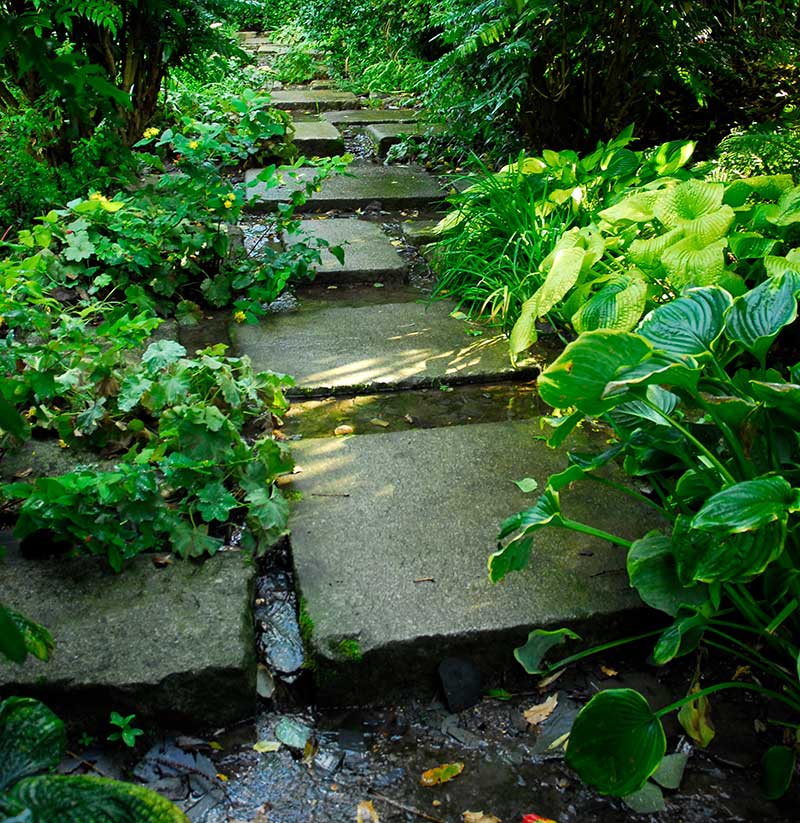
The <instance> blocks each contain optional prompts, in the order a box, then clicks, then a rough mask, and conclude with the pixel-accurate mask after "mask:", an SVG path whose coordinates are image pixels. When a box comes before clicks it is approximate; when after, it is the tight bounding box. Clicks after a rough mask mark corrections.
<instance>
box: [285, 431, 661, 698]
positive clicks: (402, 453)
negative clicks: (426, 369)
mask: <svg viewBox="0 0 800 823" xmlns="http://www.w3.org/2000/svg"><path fill="white" fill-rule="evenodd" d="M540 431H541V430H540V426H539V423H538V421H530V422H510V423H487V424H474V425H469V426H453V427H450V428H438V429H427V430H414V431H408V432H393V433H389V434H374V435H363V436H350V437H338V438H323V439H313V440H302V441H299V442H297V443H296V444H294V454H295V458H296V460H297V464H298V466H300V467H302V472H300V473H299V474H296V475H295V476H294V482H293V488H294V489H295V491H296V492H299V494H300V498H299V500H298V501H297V502H296V503H295V504H294V507H293V517H292V520H291V525H292V537H291V543H292V554H293V559H294V565H295V572H296V584H297V587H298V590H299V592H300V595H301V597H302V599H303V604H304V609H305V614H306V616H307V618H308V620H309V624H310V625H313V631H312V643H311V645H312V651H313V655H314V659H315V662H316V667H317V669H316V670H317V675H318V686H319V690H320V693H319V695H318V697H320V698H321V699H322V700H323V701H334V702H338V701H343V702H350V701H353V702H371V701H380V700H382V699H386V698H390V697H391V696H392V693H393V692H395V691H401V690H404V689H409V688H411V689H415V690H417V691H423V692H427V693H428V694H430V693H431V692H432V691H433V690H434V688H435V684H434V680H435V672H436V667H437V665H438V663H439V662H440V661H441V659H442V658H444V657H452V656H461V657H467V658H469V659H471V660H472V662H473V663H475V664H476V665H477V666H478V667H479V668H481V669H482V670H483V673H484V675H485V676H486V677H487V680H488V679H490V677H491V675H492V674H495V675H496V673H497V671H499V670H500V669H501V668H503V667H504V668H506V669H509V668H516V666H517V664H516V663H515V662H514V660H513V657H512V653H513V649H514V646H515V645H519V644H521V643H522V642H524V640H525V638H526V636H527V633H528V632H529V631H530V630H531V629H532V628H535V627H551V628H552V627H560V626H563V625H571V626H573V627H576V628H578V629H579V630H582V629H583V628H586V627H589V628H590V630H591V633H592V634H594V636H595V638H597V637H599V638H606V632H607V631H610V630H611V629H610V627H611V626H612V624H613V622H614V621H615V620H616V619H617V618H619V617H620V616H621V615H625V614H627V613H629V612H630V610H632V609H634V608H636V607H637V605H638V599H637V597H636V595H635V594H634V593H632V591H631V589H630V588H629V587H628V581H627V577H626V574H625V552H624V551H623V550H621V549H620V548H619V547H616V546H613V545H611V544H609V543H607V542H604V541H602V540H599V539H597V538H593V537H588V536H586V535H581V534H576V533H574V532H568V531H565V530H561V529H552V530H542V531H541V532H538V533H537V536H536V548H535V549H534V553H533V556H532V559H531V562H530V565H529V567H528V568H527V569H526V570H524V571H522V572H515V573H512V574H510V575H509V576H508V577H507V578H506V579H505V580H504V581H502V582H501V583H499V584H497V585H492V584H491V583H490V582H489V580H488V577H487V558H488V556H489V554H490V553H491V552H492V551H494V550H495V548H496V538H497V532H498V530H499V527H500V524H501V522H502V521H503V519H504V518H506V517H507V516H509V515H511V514H513V513H515V512H516V511H519V510H520V509H522V508H525V507H527V506H531V505H532V504H533V499H534V498H533V496H532V495H525V494H523V493H522V492H521V491H519V490H518V489H517V487H516V486H515V485H514V483H513V481H515V480H518V479H520V478H522V477H533V478H534V479H536V480H537V481H538V482H539V485H540V487H541V486H543V485H544V482H545V481H546V479H547V477H548V475H549V474H550V473H552V472H555V471H559V470H560V469H562V468H564V465H565V458H564V454H563V453H558V452H556V451H554V450H552V449H549V448H548V447H547V446H546V445H545V444H543V443H542V442H541V441H538V440H535V437H536V436H537V435H538V434H540ZM600 442H602V441H600ZM586 445H587V447H588V442H587V444H586ZM562 503H563V507H564V511H565V512H566V513H567V516H569V517H571V518H573V519H576V520H578V521H583V522H587V523H591V524H592V525H595V526H597V527H599V528H601V529H607V530H609V531H611V532H614V533H620V534H621V535H622V536H625V537H627V538H633V537H635V536H639V535H641V534H643V533H644V532H645V531H646V530H647V529H648V528H652V527H653V526H652V520H653V518H652V516H651V514H650V513H648V512H647V511H646V510H645V509H644V508H643V507H642V506H641V505H640V504H635V503H633V502H631V499H630V498H629V497H627V496H625V495H623V494H621V493H619V492H616V491H611V490H609V489H608V488H607V487H605V486H600V485H599V484H591V483H589V484H583V485H582V486H581V487H580V489H579V490H577V491H565V492H564V493H563V494H562Z"/></svg>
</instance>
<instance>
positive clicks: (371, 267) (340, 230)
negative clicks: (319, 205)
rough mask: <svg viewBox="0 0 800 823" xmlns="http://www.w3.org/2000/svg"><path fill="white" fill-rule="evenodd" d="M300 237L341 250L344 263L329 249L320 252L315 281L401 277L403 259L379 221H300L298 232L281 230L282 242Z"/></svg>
mask: <svg viewBox="0 0 800 823" xmlns="http://www.w3.org/2000/svg"><path fill="white" fill-rule="evenodd" d="M304 238H318V239H320V240H324V241H325V242H326V243H328V245H330V246H341V247H342V249H343V251H344V263H340V262H339V261H338V260H337V259H336V258H335V257H334V256H333V255H332V254H331V253H330V252H329V251H323V252H322V263H321V264H320V265H318V266H316V271H317V274H316V277H315V278H314V282H315V283H374V282H376V281H385V280H394V281H397V280H403V279H404V278H405V275H406V271H407V266H406V262H405V260H403V258H402V257H401V256H400V255H399V254H398V252H397V249H396V248H395V247H394V246H393V245H392V243H391V241H390V240H389V238H388V237H387V236H386V234H385V233H384V231H383V229H382V228H381V226H380V224H379V223H373V222H371V221H367V220H355V219H347V218H336V219H333V220H304V221H303V222H302V223H301V224H300V234H291V235H290V234H286V233H284V235H283V242H284V243H285V244H287V245H292V244H294V243H298V242H302V241H303V240H304Z"/></svg>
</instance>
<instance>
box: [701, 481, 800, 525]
mask: <svg viewBox="0 0 800 823" xmlns="http://www.w3.org/2000/svg"><path fill="white" fill-rule="evenodd" d="M798 511H800V489H795V488H792V485H791V484H790V483H789V482H788V481H787V480H786V479H785V478H783V477H759V478H757V479H756V480H743V481H742V482H741V483H736V484H735V485H733V486H728V488H726V489H722V491H719V492H717V493H716V494H715V495H714V496H713V497H711V498H710V499H709V500H708V501H707V502H706V504H705V506H703V508H702V509H700V511H699V512H698V513H697V514H696V515H695V516H694V519H693V520H692V528H695V529H701V530H703V531H715V532H721V533H723V534H736V533H737V532H749V531H754V530H756V529H759V528H761V527H762V526H764V525H766V524H767V523H771V522H773V521H776V520H777V521H780V522H785V521H786V519H787V518H788V516H789V514H791V513H793V512H798Z"/></svg>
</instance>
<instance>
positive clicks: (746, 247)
mask: <svg viewBox="0 0 800 823" xmlns="http://www.w3.org/2000/svg"><path fill="white" fill-rule="evenodd" d="M728 244H729V245H730V248H731V254H733V256H734V257H736V258H738V259H739V260H756V259H760V258H762V257H767V256H768V255H769V254H771V253H772V251H773V250H774V248H775V246H777V245H778V241H777V240H772V239H770V238H769V237H762V236H761V235H760V234H756V233H755V232H740V233H734V234H731V235H730V236H729V237H728Z"/></svg>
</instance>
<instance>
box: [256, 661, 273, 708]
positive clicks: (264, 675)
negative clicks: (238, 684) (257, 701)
mask: <svg viewBox="0 0 800 823" xmlns="http://www.w3.org/2000/svg"><path fill="white" fill-rule="evenodd" d="M256 694H258V696H259V697H263V698H264V700H270V699H271V698H272V695H273V694H275V681H274V680H273V678H272V675H271V674H270V671H269V669H268V668H267V667H266V666H265V665H263V664H261V663H259V666H258V669H257V671H256Z"/></svg>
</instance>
